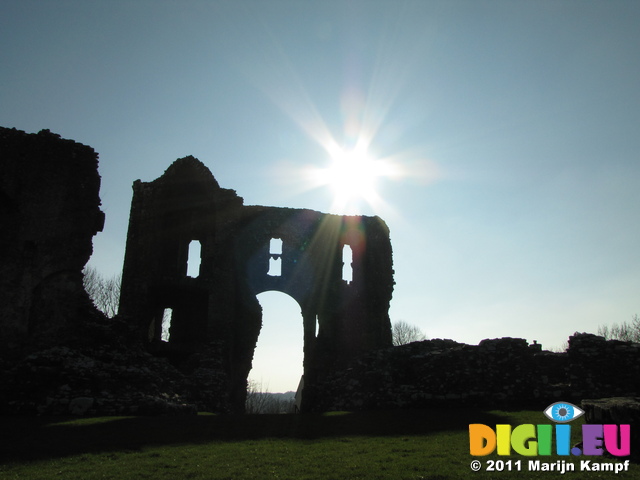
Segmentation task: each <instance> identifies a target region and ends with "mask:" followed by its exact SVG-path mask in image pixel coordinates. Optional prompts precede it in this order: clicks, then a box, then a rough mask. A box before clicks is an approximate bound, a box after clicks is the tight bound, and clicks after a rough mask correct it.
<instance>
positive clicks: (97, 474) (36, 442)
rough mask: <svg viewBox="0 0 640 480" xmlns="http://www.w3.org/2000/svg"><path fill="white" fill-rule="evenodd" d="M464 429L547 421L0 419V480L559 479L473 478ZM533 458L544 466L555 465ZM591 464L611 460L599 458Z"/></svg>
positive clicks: (533, 415) (635, 474) (443, 413)
mask: <svg viewBox="0 0 640 480" xmlns="http://www.w3.org/2000/svg"><path fill="white" fill-rule="evenodd" d="M469 423H484V424H486V425H490V426H493V425H495V424H496V423H510V424H512V425H517V424H522V423H534V424H535V423H548V422H547V421H546V419H545V418H544V417H543V416H542V414H541V412H501V411H493V412H482V411H478V410H428V411H427V410H418V411H411V410H409V411H406V410H405V411H390V412H361V413H345V412H343V413H332V414H325V415H247V416H241V417H237V416H214V415H198V416H193V417H99V418H83V419H61V418H9V417H4V418H1V417H0V432H1V436H0V479H2V480H5V479H7V480H8V479H21V480H22V479H25V480H30V479H34V480H35V479H55V478H60V479H64V480H74V479H78V480H80V479H82V480H91V479H119V480H120V479H146V478H149V479H154V480H164V479H167V480H168V479H171V480H176V479H179V480H182V479H196V480H199V479H202V480H205V479H206V480H212V479H265V478H278V479H296V480H304V479H367V480H369V479H412V480H417V479H429V480H444V479H458V478H467V477H469V476H471V478H477V479H489V478H497V479H503V478H541V479H542V478H544V479H550V478H557V477H558V476H559V475H558V474H557V473H551V472H528V471H527V461H528V459H527V458H525V457H520V456H513V457H496V456H493V455H492V456H488V457H481V458H479V459H480V460H481V461H482V462H483V464H485V466H486V462H487V460H489V459H492V460H496V459H501V460H508V459H511V460H513V461H515V460H522V464H523V467H522V468H523V471H521V472H519V473H517V472H511V473H509V472H506V471H502V472H487V471H484V470H483V471H481V472H478V473H474V472H472V471H471V469H470V467H469V465H470V463H471V461H472V460H474V459H475V457H471V456H470V455H469V443H468V442H469V438H468V424H469ZM574 423H575V424H578V423H579V420H578V421H576V422H574ZM574 430H577V429H576V428H574ZM632 448H633V446H632ZM534 458H536V459H540V460H542V461H550V462H555V461H556V460H558V459H559V457H556V456H552V457H534ZM590 458H593V457H590ZM565 459H566V458H565ZM583 459H585V458H583ZM567 460H571V459H567ZM576 461H579V460H576ZM596 461H598V462H599V461H602V462H611V461H613V460H611V459H606V458H600V459H598V458H597V457H596ZM576 470H577V471H575V472H567V473H566V474H565V476H568V477H572V478H576V479H578V478H580V479H582V478H611V477H612V476H615V477H616V478H639V479H640V466H638V465H634V464H632V465H631V467H630V469H629V471H628V472H621V473H619V474H618V475H615V474H614V473H613V472H580V471H579V468H577V469H576Z"/></svg>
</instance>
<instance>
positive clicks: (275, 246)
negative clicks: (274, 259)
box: [269, 238, 282, 255]
mask: <svg viewBox="0 0 640 480" xmlns="http://www.w3.org/2000/svg"><path fill="white" fill-rule="evenodd" d="M269 253H270V254H271V255H282V239H281V238H272V239H271V241H270V242H269Z"/></svg>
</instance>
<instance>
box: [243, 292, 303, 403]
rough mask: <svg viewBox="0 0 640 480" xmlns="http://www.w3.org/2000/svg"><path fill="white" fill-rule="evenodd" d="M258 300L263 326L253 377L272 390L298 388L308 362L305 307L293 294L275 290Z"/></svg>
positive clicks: (250, 373)
mask: <svg viewBox="0 0 640 480" xmlns="http://www.w3.org/2000/svg"><path fill="white" fill-rule="evenodd" d="M258 301H259V302H260V306H261V307H262V328H261V329H260V334H259V336H258V341H257V343H256V348H255V350H254V354H253V361H252V365H251V371H250V372H249V378H250V379H251V380H253V381H255V382H258V383H260V384H261V386H262V388H263V389H265V390H267V389H268V391H269V392H273V393H277V392H280V393H285V392H288V391H294V392H295V391H296V388H297V386H298V383H299V382H300V377H301V376H302V373H303V362H304V330H303V326H302V309H301V307H300V305H299V304H298V302H296V301H295V299H293V298H292V297H290V296H289V295H287V294H285V293H282V292H278V291H273V290H272V291H266V292H262V293H260V294H258Z"/></svg>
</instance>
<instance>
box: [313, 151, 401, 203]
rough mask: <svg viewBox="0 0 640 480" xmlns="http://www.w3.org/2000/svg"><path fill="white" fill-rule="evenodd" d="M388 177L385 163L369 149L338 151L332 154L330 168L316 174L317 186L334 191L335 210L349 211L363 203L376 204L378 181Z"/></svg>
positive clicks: (319, 170) (320, 170)
mask: <svg viewBox="0 0 640 480" xmlns="http://www.w3.org/2000/svg"><path fill="white" fill-rule="evenodd" d="M388 173H389V172H388V168H387V167H386V165H385V162H384V161H382V160H379V159H376V158H375V157H374V156H372V155H371V154H370V153H369V152H368V151H366V150H365V149H361V148H360V149H359V148H354V149H343V148H335V149H332V151H331V152H330V159H329V165H328V166H327V167H326V168H322V169H318V170H317V171H316V182H317V183H318V184H320V185H326V186H329V187H330V188H331V189H332V190H333V195H334V207H335V208H338V209H339V210H349V209H350V207H351V206H352V204H354V203H356V204H357V203H359V202H360V201H362V200H364V201H366V202H367V203H369V204H372V203H374V202H375V201H376V199H377V198H378V192H377V181H378V178H380V177H382V176H387V175H388Z"/></svg>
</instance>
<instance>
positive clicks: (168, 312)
mask: <svg viewBox="0 0 640 480" xmlns="http://www.w3.org/2000/svg"><path fill="white" fill-rule="evenodd" d="M172 318H173V309H171V308H165V309H164V311H163V312H162V332H161V333H160V340H162V341H163V342H168V341H169V337H170V336H171V320H172Z"/></svg>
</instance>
